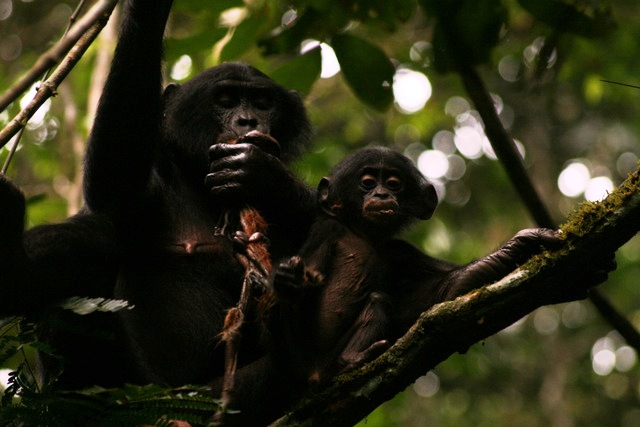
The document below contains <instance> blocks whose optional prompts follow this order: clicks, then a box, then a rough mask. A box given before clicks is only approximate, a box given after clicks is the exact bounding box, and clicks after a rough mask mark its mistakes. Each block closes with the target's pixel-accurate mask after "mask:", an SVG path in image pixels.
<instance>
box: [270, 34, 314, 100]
mask: <svg viewBox="0 0 640 427" xmlns="http://www.w3.org/2000/svg"><path fill="white" fill-rule="evenodd" d="M320 53H321V52H320V46H318V47H315V48H313V49H311V50H310V51H308V52H306V53H305V54H304V55H300V56H297V57H295V58H294V59H292V60H291V61H288V62H287V63H286V64H284V65H283V66H282V67H280V68H278V69H277V70H276V71H275V72H273V73H271V78H272V79H273V80H275V81H276V82H278V83H279V84H281V85H282V86H284V87H286V88H289V89H293V90H295V91H298V92H300V93H302V94H305V95H306V94H308V93H309V92H310V91H311V87H312V86H313V84H314V83H315V81H316V80H318V77H320V71H321V69H322V57H321V55H320Z"/></svg>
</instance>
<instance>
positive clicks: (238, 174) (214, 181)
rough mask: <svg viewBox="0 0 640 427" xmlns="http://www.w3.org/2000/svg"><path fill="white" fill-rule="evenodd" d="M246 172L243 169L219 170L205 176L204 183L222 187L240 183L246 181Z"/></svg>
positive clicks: (209, 185) (211, 186) (208, 185)
mask: <svg viewBox="0 0 640 427" xmlns="http://www.w3.org/2000/svg"><path fill="white" fill-rule="evenodd" d="M246 175H247V174H246V172H244V171H242V170H230V169H224V170H221V171H217V172H211V173H209V174H207V176H206V177H205V178H204V184H205V186H207V187H210V188H213V187H221V186H224V185H239V184H240V183H241V182H242V181H244V179H245V177H246Z"/></svg>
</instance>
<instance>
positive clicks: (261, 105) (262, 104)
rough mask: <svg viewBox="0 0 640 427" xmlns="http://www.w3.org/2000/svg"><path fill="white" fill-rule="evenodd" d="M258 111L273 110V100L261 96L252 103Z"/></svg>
mask: <svg viewBox="0 0 640 427" xmlns="http://www.w3.org/2000/svg"><path fill="white" fill-rule="evenodd" d="M251 103H252V104H253V106H254V107H256V108H257V109H258V110H271V109H272V108H273V100H271V99H270V98H268V97H266V96H260V97H258V98H255V99H253V100H252V101H251Z"/></svg>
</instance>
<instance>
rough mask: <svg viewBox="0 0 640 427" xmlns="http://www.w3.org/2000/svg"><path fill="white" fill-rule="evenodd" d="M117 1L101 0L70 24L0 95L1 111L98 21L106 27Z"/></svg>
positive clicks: (61, 57) (58, 60) (54, 63)
mask: <svg viewBox="0 0 640 427" xmlns="http://www.w3.org/2000/svg"><path fill="white" fill-rule="evenodd" d="M117 3H118V0H100V1H99V2H98V3H96V4H95V5H94V6H93V7H92V8H91V9H89V11H88V12H87V13H86V14H85V15H84V16H83V17H82V19H80V20H79V21H78V22H77V23H76V24H75V25H73V26H71V24H70V26H69V31H68V32H67V33H66V34H65V36H63V37H62V39H61V40H60V41H58V43H56V44H55V45H54V46H52V47H51V48H50V49H49V50H47V51H46V52H45V53H43V54H42V55H41V56H40V58H38V61H37V62H36V63H35V65H34V66H33V67H31V69H30V70H29V71H28V72H27V74H26V75H25V76H23V77H22V78H21V79H20V80H19V81H18V82H17V83H16V84H15V85H13V86H12V87H10V88H9V89H8V90H7V91H6V92H5V94H4V95H3V96H2V97H0V111H4V110H5V109H6V108H7V106H9V104H11V103H12V102H13V101H15V100H16V99H18V97H19V96H20V95H21V94H23V93H24V92H25V91H27V90H28V89H29V88H30V87H31V86H32V85H33V84H34V83H35V82H37V81H38V80H39V79H40V77H41V76H42V75H43V74H44V73H45V72H46V71H47V70H48V69H50V68H51V67H53V66H55V65H56V64H57V63H59V62H60V61H61V60H62V59H63V58H64V56H65V55H66V54H67V53H68V52H69V51H70V50H71V49H72V48H73V47H74V46H75V45H76V43H77V42H78V41H79V40H80V38H81V37H82V36H83V35H84V34H85V33H87V32H88V31H89V29H90V28H92V27H93V26H94V25H95V24H96V23H98V22H103V24H102V25H101V26H100V28H102V27H104V24H106V21H107V20H108V18H109V15H110V14H111V12H112V11H113V9H114V8H115V6H116V4H117Z"/></svg>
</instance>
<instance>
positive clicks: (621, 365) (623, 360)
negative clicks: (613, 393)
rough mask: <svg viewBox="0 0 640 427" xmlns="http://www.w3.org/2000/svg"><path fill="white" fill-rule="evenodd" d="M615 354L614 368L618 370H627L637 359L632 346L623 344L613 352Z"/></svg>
mask: <svg viewBox="0 0 640 427" xmlns="http://www.w3.org/2000/svg"><path fill="white" fill-rule="evenodd" d="M615 355H616V370H617V371H618V372H629V371H630V370H631V368H633V367H634V366H635V364H636V362H637V361H638V356H637V354H636V351H635V350H634V349H633V347H629V346H628V345H623V346H622V347H620V348H618V349H617V350H616V352H615Z"/></svg>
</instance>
